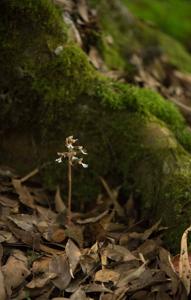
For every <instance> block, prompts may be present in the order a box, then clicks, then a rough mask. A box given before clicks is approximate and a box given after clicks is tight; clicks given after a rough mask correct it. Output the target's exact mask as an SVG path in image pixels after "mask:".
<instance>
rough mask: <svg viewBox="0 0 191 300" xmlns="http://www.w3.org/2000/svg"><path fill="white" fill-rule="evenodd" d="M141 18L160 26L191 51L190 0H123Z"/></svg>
mask: <svg viewBox="0 0 191 300" xmlns="http://www.w3.org/2000/svg"><path fill="white" fill-rule="evenodd" d="M122 1H123V2H124V3H125V4H126V5H127V6H128V7H129V9H130V10H131V11H132V12H133V13H134V14H135V15H136V16H137V17H139V18H141V19H143V20H144V21H147V22H148V23H150V25H153V26H157V27H159V28H160V29H161V30H162V31H163V32H164V33H167V34H168V35H171V36H172V37H174V38H175V39H177V40H179V41H180V42H182V43H184V45H185V46H186V47H187V48H188V49H189V51H191V39H190V37H191V1H190V0H153V1H152V0H122Z"/></svg>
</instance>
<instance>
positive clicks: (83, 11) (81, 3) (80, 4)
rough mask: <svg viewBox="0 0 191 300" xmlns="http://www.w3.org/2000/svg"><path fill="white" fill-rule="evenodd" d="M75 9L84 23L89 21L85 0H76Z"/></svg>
mask: <svg viewBox="0 0 191 300" xmlns="http://www.w3.org/2000/svg"><path fill="white" fill-rule="evenodd" d="M77 9H78V13H79V15H80V17H81V18H82V20H83V21H85V22H86V23H88V22H89V16H88V7H87V4H86V1H85V0H78V1H77Z"/></svg>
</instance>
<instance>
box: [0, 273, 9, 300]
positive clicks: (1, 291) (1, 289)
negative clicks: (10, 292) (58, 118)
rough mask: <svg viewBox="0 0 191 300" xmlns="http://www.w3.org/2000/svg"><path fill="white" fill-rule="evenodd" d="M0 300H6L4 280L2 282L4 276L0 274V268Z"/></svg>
mask: <svg viewBox="0 0 191 300" xmlns="http://www.w3.org/2000/svg"><path fill="white" fill-rule="evenodd" d="M0 299H1V300H6V299H7V293H6V287H5V280H4V275H3V273H2V270H1V268H0Z"/></svg>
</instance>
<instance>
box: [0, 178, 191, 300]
mask: <svg viewBox="0 0 191 300" xmlns="http://www.w3.org/2000/svg"><path fill="white" fill-rule="evenodd" d="M31 174H32V175H31V176H33V173H32V172H31ZM34 175H35V173H34ZM31 176H26V180H22V178H21V179H19V177H18V176H17V177H16V176H15V175H14V178H12V177H11V176H9V177H6V176H3V177H1V176H0V182H1V185H0V186H1V187H3V186H8V187H9V188H7V189H4V188H3V189H0V199H1V200H2V201H0V208H1V212H2V213H1V217H0V243H1V247H0V261H1V266H0V299H2V300H6V299H42V300H43V299H44V300H46V299H52V300H53V299H55V300H59V299H65V300H66V299H73V300H75V299H77V300H83V299H84V300H91V299H95V300H120V299H121V300H125V299H130V300H131V299H132V300H134V299H135V300H136V299H137V300H138V299H156V300H169V299H174V300H176V299H177V300H179V299H181V300H184V299H188V295H189V293H190V281H191V275H190V274H191V271H190V270H191V268H190V261H189V255H188V249H187V236H188V232H189V231H190V228H188V229H187V230H186V231H185V232H184V234H183V236H182V241H181V252H180V255H179V256H178V257H175V258H173V257H172V256H171V254H170V253H169V252H168V251H167V250H166V249H165V248H164V247H163V246H162V241H161V231H162V230H164V228H161V225H160V220H159V221H158V222H156V223H155V224H153V225H152V226H151V227H150V228H147V227H145V226H143V225H142V223H141V222H137V223H136V219H135V218H134V214H133V216H132V218H133V220H130V218H131V215H130V213H129V211H128V207H129V210H131V209H132V203H131V205H130V206H128V205H124V206H121V205H120V203H118V197H117V195H118V190H119V189H118V188H117V189H116V190H112V189H111V188H110V187H109V185H108V183H107V182H106V181H105V180H104V179H101V181H102V184H103V185H104V187H105V189H106V194H107V196H105V198H104V199H102V200H104V205H102V204H101V203H103V201H100V202H99V201H98V202H99V203H100V204H99V205H97V206H96V208H93V210H92V211H90V212H89V213H88V214H87V213H86V214H84V213H77V212H76V213H73V215H72V223H71V224H70V225H68V223H67V221H66V218H64V214H63V212H66V210H67V208H66V206H65V204H64V202H63V200H62V193H61V191H60V188H57V190H56V196H55V197H53V195H52V194H51V193H48V192H47V191H46V190H43V188H42V187H39V189H40V193H37V188H36V186H35V184H34V182H33V183H32V179H31ZM33 189H34V191H33ZM34 195H35V196H34ZM41 196H42V198H41ZM38 197H39V199H38ZM40 198H41V199H44V200H43V202H42V201H40ZM102 198H103V196H102ZM130 198H131V199H130V201H131V202H133V201H134V200H133V195H131V197H130ZM98 199H99V200H100V197H98ZM50 203H51V206H50ZM2 208H3V209H5V208H7V211H6V214H5V215H4V214H3V213H4V210H3V209H2ZM61 219H62V220H61ZM178 263H179V267H178Z"/></svg>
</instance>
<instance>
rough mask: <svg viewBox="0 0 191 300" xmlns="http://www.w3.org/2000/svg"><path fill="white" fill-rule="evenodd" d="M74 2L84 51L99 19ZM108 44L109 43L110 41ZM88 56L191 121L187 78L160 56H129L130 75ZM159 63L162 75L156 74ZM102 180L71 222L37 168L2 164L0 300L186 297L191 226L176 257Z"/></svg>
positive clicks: (158, 229) (96, 53)
mask: <svg viewBox="0 0 191 300" xmlns="http://www.w3.org/2000/svg"><path fill="white" fill-rule="evenodd" d="M55 2H58V3H61V5H62V2H63V1H62V0H55ZM68 3H70V1H68ZM79 3H81V4H80V5H78V6H77V8H76V7H75V14H78V15H79V16H80V20H81V21H80V22H76V23H75V22H73V23H72V31H71V35H72V36H71V39H75V41H76V42H77V43H78V44H79V45H80V46H82V44H81V43H84V44H85V41H86V40H88V38H89V36H88V34H89V33H88V32H89V31H88V30H89V29H91V26H95V27H96V21H95V20H96V18H95V17H94V16H95V11H94V14H93V13H92V14H89V11H88V8H87V6H86V4H85V2H84V1H79ZM76 9H77V12H76ZM73 14H74V10H73V8H72V7H70V5H69V7H68V14H67V15H65V21H66V20H68V23H69V22H71V20H74V19H72V16H73ZM91 17H92V19H91ZM107 40H108V43H110V44H112V43H113V40H112V37H111V36H107ZM57 50H58V51H59V49H57ZM84 50H85V49H84ZM86 50H87V49H86ZM86 52H87V55H88V57H89V60H90V61H91V63H92V65H93V66H94V67H95V68H96V69H97V70H98V71H100V72H101V73H103V74H104V75H106V76H108V77H111V78H113V79H114V80H119V81H121V82H131V83H133V84H135V85H137V86H141V87H142V86H144V87H148V88H150V89H153V90H156V91H158V92H159V93H160V94H162V95H163V96H164V97H165V98H168V99H170V100H169V101H172V102H173V103H175V104H176V105H177V106H178V108H179V109H180V111H181V112H182V114H183V115H184V117H185V119H186V121H187V123H188V125H190V124H191V118H190V112H191V108H190V104H189V102H188V99H189V98H190V97H191V88H190V86H191V85H190V83H191V75H190V74H185V73H182V72H181V71H179V70H177V69H175V68H174V67H173V66H172V65H170V64H169V62H168V60H167V59H166V57H165V56H164V55H159V56H156V57H155V58H154V60H153V61H152V65H151V66H150V65H149V64H148V67H146V66H145V65H144V58H143V57H142V56H141V55H137V54H134V55H132V57H131V64H132V65H133V66H134V67H135V69H136V72H134V73H133V74H131V76H129V77H128V76H127V74H125V73H124V72H122V71H119V70H110V69H109V68H106V66H105V64H104V61H103V59H102V56H101V54H100V49H99V48H96V46H95V45H94V46H91V47H89V48H88V50H87V51H86ZM159 65H160V69H162V70H163V74H165V76H159V74H158V71H157V70H158V66H159ZM155 67H156V68H155ZM101 182H102V184H103V194H102V195H97V197H96V195H95V199H94V200H95V201H92V203H94V207H91V209H90V210H89V211H88V213H87V211H86V212H82V211H81V210H80V212H77V211H75V212H73V213H72V220H71V222H70V223H68V219H67V215H68V210H67V206H66V203H64V201H63V198H64V199H65V198H67V195H65V196H64V197H63V196H62V192H61V191H60V190H61V187H58V188H57V191H56V193H55V195H54V194H53V192H52V191H49V190H47V189H45V188H44V187H43V185H42V184H41V182H40V181H39V178H38V169H36V170H34V171H32V172H31V173H29V174H28V175H26V176H25V177H21V176H19V174H16V171H13V170H11V169H9V168H7V167H1V166H0V210H1V217H0V258H1V269H0V300H6V299H15V300H21V299H27V300H30V299H38V300H46V299H52V300H66V299H71V300H91V299H93V300H125V299H129V300H139V299H140V300H141V299H142V300H143V299H147V300H170V299H173V300H186V299H188V297H189V294H190V282H191V280H190V279H191V267H190V263H189V255H188V249H187V235H188V231H189V230H190V228H188V230H186V231H185V232H184V234H183V236H182V241H180V249H181V250H180V255H176V256H175V257H173V255H172V254H171V253H170V252H169V251H168V250H167V249H166V248H165V245H164V242H163V240H162V236H163V233H164V231H166V229H167V228H164V227H162V226H161V224H160V220H158V222H157V223H155V224H154V225H153V226H152V227H148V222H147V220H140V219H139V217H138V215H139V212H138V211H137V208H136V207H135V204H134V200H133V196H130V198H129V199H127V201H126V202H125V203H123V204H121V203H120V201H118V200H119V197H118V190H117V189H115V190H113V189H112V188H111V187H110V186H109V185H108V184H107V182H106V181H105V180H104V179H103V178H102V179H101Z"/></svg>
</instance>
